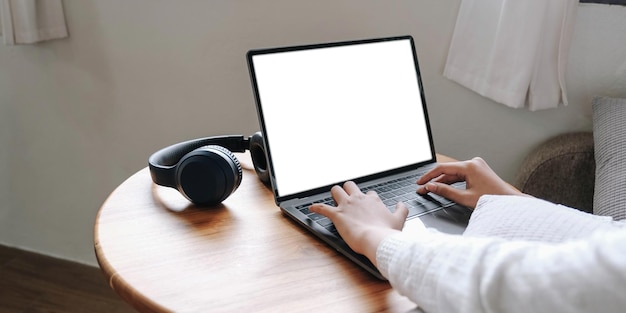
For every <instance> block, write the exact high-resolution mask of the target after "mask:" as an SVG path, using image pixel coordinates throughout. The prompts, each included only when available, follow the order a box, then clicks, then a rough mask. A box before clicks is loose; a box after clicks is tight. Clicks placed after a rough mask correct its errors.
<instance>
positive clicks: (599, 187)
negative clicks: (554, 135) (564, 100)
mask: <svg viewBox="0 0 626 313" xmlns="http://www.w3.org/2000/svg"><path fill="white" fill-rule="evenodd" d="M592 111H593V139H594V152H595V159H596V182H595V191H594V196H593V213H594V214H597V215H608V216H612V217H613V218H614V219H616V220H623V219H625V218H626V99H618V98H607V97H595V98H594V99H593V102H592Z"/></svg>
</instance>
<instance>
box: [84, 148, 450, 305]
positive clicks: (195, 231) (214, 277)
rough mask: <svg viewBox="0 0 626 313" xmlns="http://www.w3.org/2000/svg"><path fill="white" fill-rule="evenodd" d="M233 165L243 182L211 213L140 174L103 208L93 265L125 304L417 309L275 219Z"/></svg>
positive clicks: (249, 172) (254, 185)
mask: <svg viewBox="0 0 626 313" xmlns="http://www.w3.org/2000/svg"><path fill="white" fill-rule="evenodd" d="M237 156H238V158H239V160H240V161H241V163H242V167H243V168H244V177H243V181H242V183H241V186H240V187H239V189H238V190H237V191H236V192H235V193H234V194H232V195H231V196H230V197H229V198H228V199H226V201H224V202H223V203H222V204H221V205H220V206H218V207H214V208H198V207H195V206H193V205H192V204H190V203H189V202H188V201H187V200H186V199H185V198H184V197H183V196H181V195H180V194H179V193H178V192H177V191H176V190H174V189H171V188H165V187H161V186H157V185H155V184H153V183H152V180H151V179H150V173H149V171H148V169H147V168H144V169H142V170H140V171H139V172H137V173H136V174H134V175H133V176H131V177H130V178H128V180H126V181H125V182H124V183H122V184H121V185H120V186H119V187H118V188H117V189H115V191H113V193H111V195H110V196H109V198H108V199H107V200H106V201H105V202H104V204H103V205H102V207H101V208H100V211H99V213H98V216H97V219H96V222H95V251H96V256H97V259H98V263H99V264H100V267H101V269H102V271H103V272H104V274H105V276H106V278H107V279H108V281H109V284H110V286H111V288H113V289H114V290H115V291H116V292H117V293H118V294H119V295H120V296H121V297H122V298H123V299H124V300H125V301H127V302H128V303H129V304H131V305H132V306H133V307H134V308H135V309H137V310H138V311H141V312H252V311H254V312H308V311H320V310H321V311H332V312H407V311H412V310H417V308H416V307H415V304H413V303H412V302H410V301H409V300H408V299H406V298H404V297H402V296H400V295H399V294H398V293H396V292H395V291H394V290H393V289H392V288H391V286H390V285H389V283H387V282H385V281H380V280H378V279H376V278H374V277H373V276H371V275H370V274H369V273H367V272H365V271H364V270H362V269H361V268H359V267H358V266H356V265H355V264H353V263H352V262H351V261H349V260H348V259H347V258H345V257H344V256H342V255H340V254H339V253H338V252H336V251H334V250H333V249H332V248H330V247H329V246H328V245H326V244H324V243H323V242H322V241H320V240H318V239H317V238H316V237H315V236H314V235H312V234H310V233H308V232H307V231H305V230H304V229H303V228H301V227H299V226H298V225H297V224H296V223H294V222H292V221H291V220H290V219H289V218H287V217H285V216H283V214H282V213H281V211H280V209H279V208H278V207H277V206H276V204H275V203H274V199H273V197H272V193H271V191H270V190H269V189H267V188H266V187H265V186H264V185H263V184H261V182H260V181H259V180H258V179H257V177H256V175H255V172H254V169H253V167H252V162H251V160H250V157H249V154H248V153H244V154H237ZM438 158H439V160H443V161H445V160H452V159H450V158H447V157H443V156H438Z"/></svg>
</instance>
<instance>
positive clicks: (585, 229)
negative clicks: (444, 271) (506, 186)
mask: <svg viewBox="0 0 626 313" xmlns="http://www.w3.org/2000/svg"><path fill="white" fill-rule="evenodd" d="M623 227H626V223H625V222H624V221H614V220H613V219H612V218H611V217H609V216H597V215H592V214H589V213H585V212H582V211H579V210H576V209H572V208H569V207H566V206H563V205H557V204H554V203H552V202H548V201H545V200H541V199H538V198H533V197H527V196H493V195H485V196H482V197H480V199H479V200H478V203H477V204H476V209H474V212H472V217H471V219H470V222H469V225H468V226H467V229H466V230H465V232H464V234H463V235H464V236H476V237H493V236H495V237H500V238H505V239H514V240H518V239H521V240H533V241H542V242H562V241H565V240H573V239H581V238H587V237H589V236H590V235H591V234H592V233H593V232H595V231H597V230H601V229H604V230H608V229H614V228H623Z"/></svg>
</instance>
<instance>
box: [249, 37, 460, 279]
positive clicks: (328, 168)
mask: <svg viewBox="0 0 626 313" xmlns="http://www.w3.org/2000/svg"><path fill="white" fill-rule="evenodd" d="M247 62H248V67H249V71H250V77H251V82H252V89H253V92H254V96H255V100H256V107H257V113H258V118H259V124H260V126H261V131H262V133H263V136H264V139H265V143H264V144H265V149H266V150H265V151H266V154H267V155H266V157H267V160H268V170H269V173H270V180H271V188H272V191H273V193H274V198H275V201H276V204H277V205H278V206H279V207H280V209H281V210H282V212H283V213H284V214H285V215H286V216H288V217H290V218H292V219H293V220H295V221H296V222H298V224H300V225H301V226H302V227H304V228H306V229H308V230H309V231H310V232H311V233H312V234H314V235H316V236H317V237H319V238H320V239H321V240H323V241H324V242H326V243H327V244H328V245H330V246H331V247H333V248H335V249H336V250H337V251H339V252H341V253H342V254H344V255H345V256H346V257H348V258H349V259H350V260H352V261H353V262H355V263H356V264H358V265H360V266H361V267H363V268H364V269H366V270H367V271H368V272H370V273H371V274H373V275H374V276H376V277H378V278H380V279H384V278H383V277H382V276H381V275H380V273H379V272H378V270H377V269H376V267H374V265H373V264H372V263H371V262H370V261H369V260H368V259H367V258H366V257H364V256H362V255H360V254H357V253H355V252H354V251H352V250H351V249H350V248H349V247H348V245H347V244H346V243H345V242H344V241H343V240H342V239H341V237H340V236H339V234H338V233H337V230H336V229H335V228H334V225H333V224H332V222H331V221H330V220H328V219H327V218H325V217H323V216H321V215H318V214H314V213H311V212H309V210H308V208H309V206H310V205H311V204H312V203H316V202H325V203H329V204H334V201H333V199H332V197H331V195H330V188H331V187H332V186H334V185H341V184H343V183H344V182H346V181H349V180H351V181H354V182H356V183H357V184H358V185H359V187H360V188H361V190H362V191H363V192H366V191H369V190H375V191H377V193H378V195H379V196H380V197H381V198H382V199H383V202H384V203H385V204H386V205H387V206H388V207H389V209H390V210H393V209H395V205H396V203H397V202H398V201H403V202H404V203H405V204H407V205H408V206H409V211H410V213H409V217H408V219H407V223H406V226H405V229H406V228H408V227H411V224H412V221H417V220H421V221H422V222H423V223H424V224H425V225H426V226H428V227H434V228H436V229H439V230H441V231H443V232H448V233H461V232H463V230H464V229H465V227H466V226H467V222H468V220H469V216H470V212H471V211H470V210H469V209H467V208H465V207H462V206H460V205H458V204H456V203H454V202H452V201H450V200H448V199H445V198H442V197H439V196H437V195H434V194H429V195H426V196H421V195H419V194H417V193H416V190H417V185H416V181H417V179H418V178H419V176H421V175H422V174H423V173H424V172H426V171H428V170H429V169H430V168H432V167H433V166H435V165H436V154H435V149H434V145H433V138H432V134H431V130H430V124H429V120H428V113H427V110H426V100H425V97H424V88H423V85H422V81H421V77H420V70H419V66H418V60H417V54H416V52H415V44H414V40H413V38H412V37H411V36H399V37H391V38H375V39H367V40H354V41H346V42H332V43H323V44H312V45H300V46H292V47H279V48H267V49H257V50H251V51H249V52H248V53H247ZM457 187H458V188H464V187H465V186H464V185H463V184H460V185H458V186H457Z"/></svg>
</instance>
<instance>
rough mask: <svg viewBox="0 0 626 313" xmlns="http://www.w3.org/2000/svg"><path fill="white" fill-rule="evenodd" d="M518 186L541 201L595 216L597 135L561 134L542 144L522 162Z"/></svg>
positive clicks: (516, 184) (516, 185) (585, 133)
mask: <svg viewBox="0 0 626 313" xmlns="http://www.w3.org/2000/svg"><path fill="white" fill-rule="evenodd" d="M514 185H515V187H517V188H518V189H519V190H520V191H522V192H524V193H526V194H529V195H532V196H535V197H537V198H541V199H545V200H548V201H551V202H554V203H559V204H563V205H566V206H569V207H572V208H577V209H579V210H581V211H585V212H589V213H592V212H593V192H594V186H595V159H594V146H593V133H591V132H580V133H568V134H562V135H557V136H555V137H553V138H551V139H549V140H547V141H546V142H544V143H542V144H540V145H539V146H538V147H537V148H535V149H534V150H533V151H532V152H531V153H530V154H528V156H526V158H525V159H524V161H523V162H522V165H521V167H520V169H519V171H518V173H517V175H516V177H515V182H514Z"/></svg>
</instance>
